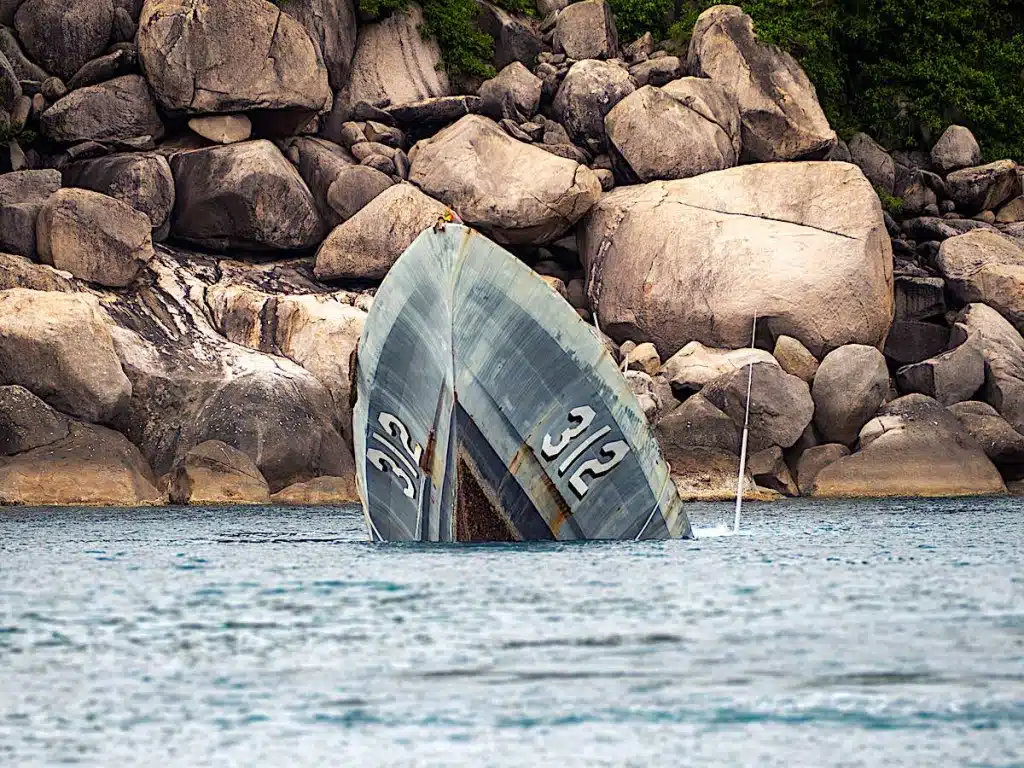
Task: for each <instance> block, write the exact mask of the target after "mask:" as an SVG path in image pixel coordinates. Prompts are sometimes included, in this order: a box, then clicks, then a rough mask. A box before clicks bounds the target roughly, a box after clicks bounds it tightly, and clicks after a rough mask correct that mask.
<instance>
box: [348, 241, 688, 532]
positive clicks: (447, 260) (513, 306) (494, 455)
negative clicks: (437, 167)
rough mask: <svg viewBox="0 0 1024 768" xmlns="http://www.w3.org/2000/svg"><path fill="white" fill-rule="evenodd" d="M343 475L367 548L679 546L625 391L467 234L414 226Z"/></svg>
mask: <svg viewBox="0 0 1024 768" xmlns="http://www.w3.org/2000/svg"><path fill="white" fill-rule="evenodd" d="M356 388H357V401H356V405H355V408H354V413H353V425H354V428H353V432H354V436H355V453H356V470H357V476H358V484H359V492H360V495H361V497H362V499H363V505H364V511H365V513H366V517H367V524H368V527H369V529H370V532H371V537H372V538H373V539H374V540H378V541H379V540H390V541H494V540H505V541H516V540H542V539H558V540H570V539H652V538H676V537H689V536H690V535H691V533H690V524H689V521H688V520H687V518H686V514H685V512H684V511H683V509H682V502H681V501H680V500H679V497H678V494H677V493H676V492H675V488H674V486H673V484H672V482H671V478H670V477H669V469H668V466H667V464H666V463H665V462H664V460H663V459H662V457H661V453H660V450H659V448H658V445H657V442H656V441H655V439H654V436H653V434H652V432H651V429H650V427H649V425H648V424H647V421H646V419H645V417H644V415H643V413H642V411H641V410H640V407H639V405H638V404H637V402H636V397H635V395H634V394H633V392H632V390H631V389H630V388H629V386H628V384H627V383H626V382H625V380H624V379H623V377H622V375H621V373H620V372H619V371H618V369H617V366H616V364H615V362H614V360H613V359H612V358H611V356H610V355H609V354H608V351H607V350H606V349H605V347H604V345H603V344H602V343H601V342H600V341H599V339H598V338H597V336H596V335H595V333H594V331H593V329H592V328H591V327H590V326H589V325H588V324H587V323H585V322H584V321H583V320H582V319H581V318H580V317H579V316H578V315H577V314H576V312H575V311H574V310H573V309H572V308H571V307H570V306H569V305H568V304H567V303H566V302H565V301H564V300H563V299H562V298H561V297H560V296H558V294H556V293H555V292H554V291H552V290H551V288H550V287H549V286H548V285H547V284H546V283H544V282H543V281H542V280H540V279H539V278H538V277H537V276H536V275H535V274H534V273H533V271H532V270H530V269H529V268H528V267H527V266H526V265H524V264H523V263H522V262H520V261H519V260H518V259H516V258H515V257H514V256H512V255H511V254H509V253H507V252H506V251H504V250H502V249H501V248H499V247H498V246H497V245H495V244H494V243H492V242H490V241H489V240H487V239H486V238H484V237H483V236H481V235H479V234H477V233H475V232H473V231H472V230H470V229H468V228H466V227H463V226H460V225H456V224H447V225H446V226H444V227H437V228H435V229H431V230H427V231H425V232H424V233H423V234H421V235H420V237H419V238H417V240H416V241H415V242H414V243H413V244H412V245H411V246H410V247H409V249H408V250H407V251H406V252H405V254H403V255H402V257H401V258H400V259H399V260H398V262H397V263H396V264H395V266H394V267H393V268H392V269H391V271H390V272H389V273H388V276H387V278H386V279H385V281H384V283H383V284H382V285H381V287H380V290H379V291H378V293H377V295H376V298H375V300H374V304H373V308H372V310H371V312H370V315H369V317H368V319H367V322H366V327H365V329H364V331H363V337H362V339H361V341H360V347H359V356H358V363H357V371H356Z"/></svg>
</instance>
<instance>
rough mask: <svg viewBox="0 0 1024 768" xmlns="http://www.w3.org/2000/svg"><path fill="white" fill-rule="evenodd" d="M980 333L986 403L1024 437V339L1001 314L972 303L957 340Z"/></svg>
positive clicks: (959, 322)
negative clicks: (983, 360)
mask: <svg viewBox="0 0 1024 768" xmlns="http://www.w3.org/2000/svg"><path fill="white" fill-rule="evenodd" d="M975 333H977V334H979V335H980V338H981V347H982V355H983V356H984V358H985V384H984V387H983V389H982V394H983V397H984V400H985V402H987V403H988V404H989V405H991V406H993V407H994V408H995V409H996V410H997V411H999V414H1000V415H1001V416H1002V417H1003V418H1004V419H1006V420H1007V421H1008V422H1010V425H1011V426H1012V427H1013V428H1014V429H1016V430H1017V431H1018V432H1021V433H1022V434H1024V338H1022V337H1021V335H1020V333H1018V332H1017V331H1016V330H1015V329H1014V327H1013V326H1012V325H1010V323H1009V322H1008V321H1007V320H1006V319H1005V318H1004V317H1003V316H1002V315H1000V314H999V313H998V312H996V311H995V310H994V309H992V308H991V307H989V306H986V305H985V304H969V305H968V306H967V307H965V308H964V309H963V310H962V311H961V312H960V314H959V315H958V316H957V324H956V325H955V326H954V328H953V337H954V341H956V342H960V341H963V340H965V339H966V338H967V337H968V336H970V335H973V334H975Z"/></svg>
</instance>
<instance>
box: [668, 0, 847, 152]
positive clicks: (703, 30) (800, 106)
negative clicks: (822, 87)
mask: <svg viewBox="0 0 1024 768" xmlns="http://www.w3.org/2000/svg"><path fill="white" fill-rule="evenodd" d="M687 64H688V68H689V71H690V74H693V75H697V76H700V77H710V78H711V79H712V80H713V81H714V82H715V83H717V84H718V85H720V86H722V88H724V89H725V90H726V91H728V92H729V93H731V94H732V95H733V97H734V98H735V99H736V102H737V104H738V105H739V110H740V117H741V120H742V136H743V159H744V160H745V161H746V162H772V161H777V160H808V159H821V158H825V157H828V155H829V153H830V152H831V151H832V149H833V148H834V147H835V145H836V140H837V139H836V134H835V131H833V130H832V129H831V127H829V124H828V120H827V119H826V117H825V113H824V112H823V111H822V109H821V106H820V105H819V104H818V97H817V94H816V93H815V91H814V86H813V85H812V84H811V81H810V80H808V79H807V75H806V74H804V71H803V69H802V68H801V67H800V65H799V64H798V63H797V61H796V59H794V58H793V57H792V56H790V55H789V54H788V53H785V52H784V51H782V50H780V49H778V48H776V47H774V46H769V45H765V44H764V43H761V42H759V41H758V40H757V36H756V35H755V34H754V23H753V20H752V19H751V18H750V16H748V15H747V14H745V13H743V11H742V10H741V9H740V8H737V7H736V6H734V5H716V6H714V7H713V8H709V9H708V10H706V11H704V13H702V14H701V15H700V18H698V19H697V24H696V26H695V27H694V30H693V37H692V38H691V39H690V49H689V52H688V54H687Z"/></svg>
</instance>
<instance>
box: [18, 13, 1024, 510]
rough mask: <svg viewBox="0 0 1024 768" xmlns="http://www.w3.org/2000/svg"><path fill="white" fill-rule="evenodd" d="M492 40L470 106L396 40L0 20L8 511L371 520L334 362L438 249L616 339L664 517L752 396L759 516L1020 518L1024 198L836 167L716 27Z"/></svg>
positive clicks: (895, 164)
mask: <svg viewBox="0 0 1024 768" xmlns="http://www.w3.org/2000/svg"><path fill="white" fill-rule="evenodd" d="M477 5H478V8H479V18H478V23H479V24H480V25H481V27H482V28H484V29H486V30H487V31H488V33H489V34H490V35H491V36H492V37H493V38H494V39H495V57H494V63H495V66H496V69H498V70H499V71H498V73H497V75H496V76H495V77H494V78H491V79H488V80H480V79H479V78H477V79H475V80H474V79H473V78H466V77H459V78H456V77H452V78H449V77H448V76H447V75H445V73H444V72H443V70H442V69H441V67H440V62H441V57H440V51H439V49H438V47H437V44H436V43H435V42H433V41H432V40H430V39H426V38H424V36H423V35H422V34H421V32H420V26H421V24H422V22H423V17H422V13H421V12H420V10H419V8H418V7H417V6H416V5H414V4H410V5H409V6H408V7H407V8H406V9H404V10H399V11H396V12H395V13H393V14H392V15H391V16H389V17H387V18H384V19H380V20H376V21H371V22H362V21H360V19H359V14H358V12H357V9H356V8H355V7H353V6H352V5H351V4H350V3H348V2H340V3H338V2H330V1H329V0H287V2H284V3H282V4H281V6H280V7H277V6H275V5H272V4H271V3H269V2H265V0H231V1H230V2H228V0H211V1H210V2H208V3H205V4H196V3H193V2H190V0H146V1H145V2H141V0H76V2H74V3H68V2H67V1H66V0H13V1H11V2H0V131H2V138H3V142H2V143H0V504H27V505H45V504H105V505H140V504H164V503H176V504H177V503H194V504H201V503H270V502H273V503H288V504H313V503H336V502H343V501H350V500H354V499H355V497H356V494H355V480H354V465H353V459H352V453H351V448H350V443H351V434H350V432H351V425H350V421H351V403H350V395H351V388H350V375H351V354H352V352H353V350H354V349H355V346H356V343H357V341H358V338H359V334H360V332H361V329H362V325H363V322H364V319H365V317H366V312H367V310H368V309H369V307H370V306H371V305H372V302H373V294H374V289H375V285H377V284H379V281H380V280H381V279H382V278H383V277H384V276H385V275H386V274H387V272H388V269H389V268H390V266H391V265H392V264H393V263H394V261H395V260H396V259H397V258H398V256H399V255H400V254H401V253H402V251H403V250H404V249H405V248H406V247H407V246H408V245H409V244H410V243H411V242H412V240H413V238H414V237H415V236H416V235H417V234H418V233H419V232H420V231H421V230H422V229H424V228H425V227H427V226H429V225H431V224H433V223H434V222H436V221H437V219H438V217H439V216H444V215H446V214H447V213H448V212H451V213H452V214H453V215H455V216H457V217H458V218H459V219H461V220H462V221H464V222H466V223H467V224H469V225H471V226H473V227H474V228H477V229H479V230H480V231H482V232H483V233H484V234H486V235H487V236H488V237H490V238H492V239H494V240H495V241H497V242H499V243H501V244H502V245H504V246H505V247H507V248H508V249H509V250H511V251H512V252H514V253H515V254H516V255H517V256H519V257H520V258H521V259H523V260H524V261H525V262H527V263H528V264H530V265H531V266H532V267H533V269H534V270H535V271H536V272H537V273H538V274H540V275H542V276H543V277H544V279H545V280H546V281H547V282H548V283H549V284H550V285H551V287H552V289H553V290H555V291H557V292H558V293H559V294H560V295H562V296H563V297H564V298H565V299H566V301H568V302H569V303H570V304H571V305H572V306H573V307H574V308H575V309H576V310H577V311H578V312H579V314H580V315H581V316H582V317H583V318H584V319H586V320H588V321H591V322H594V323H595V324H597V325H599V326H600V329H601V331H602V332H603V333H604V334H606V335H607V338H608V344H609V346H610V347H611V349H612V351H613V353H614V355H615V356H616V359H618V360H620V361H621V362H622V363H623V367H624V369H625V371H626V373H625V375H626V376H627V378H628V379H629V380H630V382H631V384H632V386H633V389H634V391H635V392H636V393H637V396H638V398H639V401H640V403H641V405H642V406H643V408H644V411H645V413H647V415H648V417H649V419H650V420H651V422H652V424H653V425H654V427H655V431H656V433H657V435H658V437H659V440H660V442H661V445H662V448H663V451H664V454H665V457H666V459H667V460H668V461H669V463H670V464H671V466H672V470H673V478H674V480H675V482H676V485H677V487H678V489H679V492H680V494H681V495H682V496H683V497H684V498H692V499H719V498H729V497H731V496H732V495H733V494H734V492H735V490H734V483H735V473H736V469H737V462H738V458H737V456H738V452H739V433H740V426H741V425H742V420H743V404H744V402H745V397H746V369H744V368H743V366H744V365H746V364H747V363H749V362H754V387H753V395H752V412H751V443H750V449H751V456H750V460H749V463H748V466H749V469H750V472H749V474H748V477H747V489H748V493H749V495H750V497H751V498H777V497H779V496H798V495H799V496H812V497H822V498H841V497H857V496H947V495H970V494H1003V493H1007V492H1008V491H1010V492H1015V491H1017V492H1020V491H1022V490H1024V488H1022V481H1024V338H1022V336H1021V332H1022V331H1024V194H1022V178H1024V167H1021V166H1018V165H1017V164H1016V163H1015V162H1014V161H1013V160H998V161H996V162H990V163H983V162H982V152H981V149H980V147H979V145H978V143H977V141H976V140H975V138H974V136H973V135H972V134H971V132H970V131H969V130H968V129H967V128H964V127H962V126H951V127H950V128H949V129H948V130H946V132H945V133H944V134H943V135H942V137H941V138H940V139H939V140H938V142H937V143H936V144H935V145H934V146H933V147H932V148H931V151H930V152H921V151H892V152H888V151H886V150H885V149H883V148H882V147H880V146H879V145H878V144H877V143H876V142H874V141H873V140H872V139H871V138H870V137H868V136H867V135H865V134H857V135H855V136H853V137H852V138H851V139H850V141H849V142H843V141H841V140H840V139H839V138H838V137H837V135H836V133H835V132H834V131H833V130H832V128H831V127H830V126H829V123H828V121H827V119H826V118H825V115H824V113H823V112H822V110H821V108H820V106H819V104H818V101H817V97H816V94H815V90H814V86H813V85H812V84H811V83H810V81H809V80H808V79H807V77H806V75H805V74H804V72H803V70H802V69H801V68H800V66H799V64H797V62H796V61H795V60H794V59H793V58H792V57H791V56H789V55H788V54H786V53H783V52H781V51H779V50H778V49H776V48H774V47H770V46H766V45H763V44H762V43H760V42H759V41H758V40H757V38H756V34H755V30H754V29H753V25H752V22H751V20H750V18H749V17H748V16H746V15H745V14H744V13H743V12H742V11H741V10H740V9H739V8H736V7H733V6H716V7H714V8H711V9H710V10H708V11H706V12H704V13H703V14H702V15H701V16H700V18H699V20H698V21H697V25H696V27H695V29H694V34H693V37H692V40H691V42H690V46H689V50H688V51H687V52H686V54H685V55H683V56H674V55H670V54H669V52H667V51H666V50H661V49H658V48H657V46H656V45H655V41H654V40H653V39H652V38H651V36H650V35H649V34H648V35H646V36H644V37H642V38H640V39H639V40H636V41H633V42H630V43H629V44H628V45H623V43H625V42H626V41H620V40H619V39H618V34H617V31H616V28H615V19H614V17H613V14H612V13H611V11H610V10H609V8H608V6H607V5H606V4H605V3H604V2H603V0H582V1H581V2H576V3H572V4H567V3H565V2H564V1H563V0H557V1H555V2H552V0H541V2H540V3H539V5H540V6H542V7H539V11H540V12H541V13H542V14H543V19H542V20H541V19H539V18H534V17H529V16H518V15H513V14H510V13H508V12H506V11H504V10H502V9H501V8H499V7H497V6H494V5H491V4H490V3H488V2H486V1H485V0H478V2H477ZM69 9H71V12H69ZM883 202H884V203H885V210H883ZM754 313H757V315H758V316H759V317H760V318H761V320H760V321H759V326H758V335H757V343H756V347H757V348H756V349H750V348H747V345H748V344H749V334H750V323H751V319H752V317H753V315H754Z"/></svg>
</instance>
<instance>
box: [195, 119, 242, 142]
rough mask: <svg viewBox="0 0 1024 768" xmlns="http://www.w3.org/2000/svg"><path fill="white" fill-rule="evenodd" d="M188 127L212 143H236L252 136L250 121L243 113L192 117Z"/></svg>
mask: <svg viewBox="0 0 1024 768" xmlns="http://www.w3.org/2000/svg"><path fill="white" fill-rule="evenodd" d="M188 127H189V128H191V129H192V130H193V131H194V132H195V133H197V134H198V135H200V136H202V137H203V138H204V139H209V140H210V141H212V142H213V143H214V144H237V143H238V142H240V141H248V140H249V137H250V136H252V121H251V120H250V119H249V118H248V117H246V116H245V115H207V116H206V117H193V118H192V119H191V120H189V121H188Z"/></svg>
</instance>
